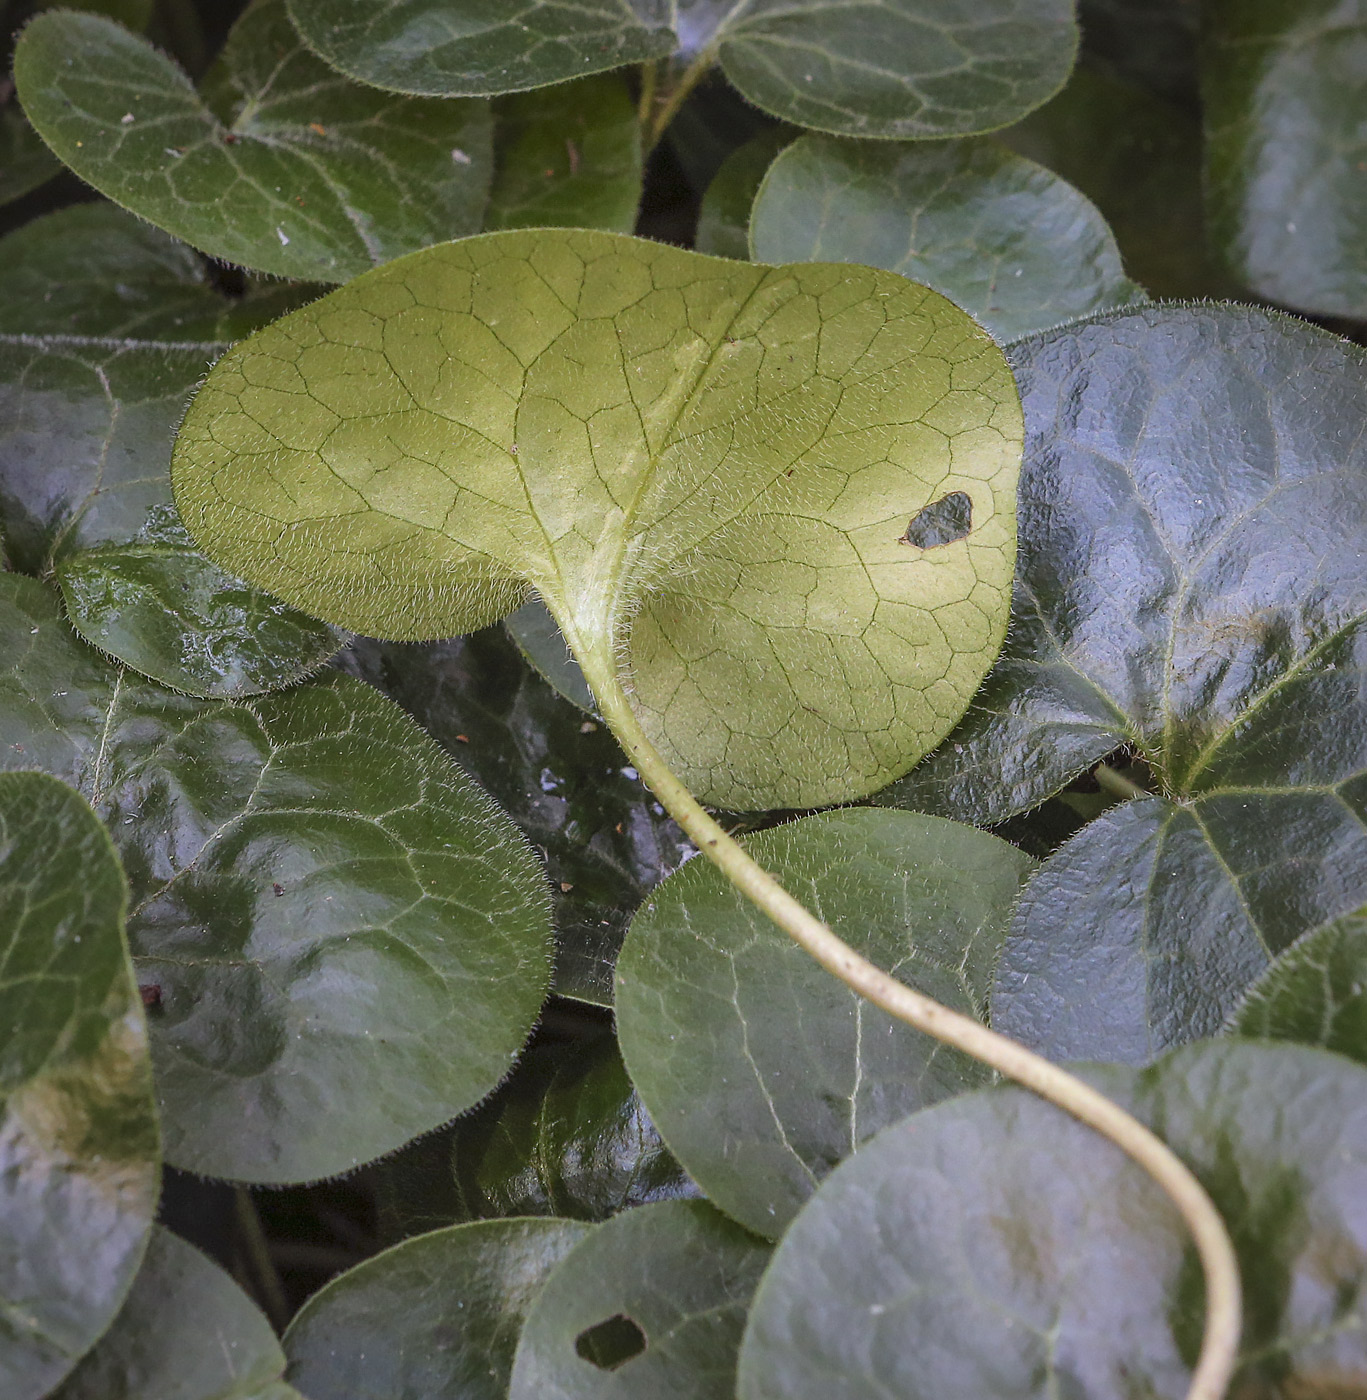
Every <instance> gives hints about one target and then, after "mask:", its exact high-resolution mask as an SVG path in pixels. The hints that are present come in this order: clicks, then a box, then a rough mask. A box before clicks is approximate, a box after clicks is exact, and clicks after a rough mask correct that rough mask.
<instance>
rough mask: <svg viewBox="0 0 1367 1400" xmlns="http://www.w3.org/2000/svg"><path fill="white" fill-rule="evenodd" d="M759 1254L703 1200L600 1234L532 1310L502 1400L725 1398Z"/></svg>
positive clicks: (564, 1265)
mask: <svg viewBox="0 0 1367 1400" xmlns="http://www.w3.org/2000/svg"><path fill="white" fill-rule="evenodd" d="M768 1258H769V1247H768V1245H766V1244H764V1243H763V1242H762V1241H760V1240H757V1239H755V1238H754V1236H753V1235H749V1234H747V1233H746V1232H745V1231H744V1230H742V1229H741V1228H740V1226H739V1225H735V1224H733V1223H732V1222H731V1221H729V1220H728V1219H727V1218H726V1217H725V1216H724V1215H722V1214H721V1213H720V1212H719V1211H717V1210H714V1209H713V1208H712V1207H711V1206H710V1205H708V1204H707V1202H706V1201H663V1202H661V1203H659V1204H657V1205H651V1206H641V1207H640V1208H639V1209H637V1210H629V1211H627V1212H626V1213H625V1214H624V1215H619V1216H617V1217H616V1218H615V1219H613V1220H609V1221H608V1222H607V1223H606V1224H603V1225H600V1226H598V1227H597V1229H595V1230H594V1231H593V1232H592V1233H591V1234H590V1235H588V1237H587V1238H586V1239H584V1240H582V1241H581V1242H580V1243H579V1244H577V1245H576V1246H575V1247H574V1248H573V1249H572V1250H570V1252H569V1253H568V1254H567V1255H566V1256H565V1258H564V1260H563V1261H562V1262H561V1264H560V1265H559V1267H558V1268H557V1269H556V1270H555V1272H554V1273H553V1274H551V1276H550V1278H549V1279H548V1280H547V1281H546V1285H545V1287H544V1288H543V1289H542V1290H541V1294H540V1296H539V1297H538V1298H537V1299H536V1301H535V1303H534V1304H533V1305H532V1310H531V1313H530V1315H529V1316H528V1318H527V1323H526V1326H525V1327H524V1328H523V1330H522V1338H521V1340H520V1341H519V1342H518V1346H517V1356H516V1359H515V1361H514V1363H513V1376H512V1384H511V1385H510V1387H509V1390H508V1400H638V1397H641V1396H647V1395H648V1396H650V1397H651V1400H731V1397H732V1396H733V1395H734V1394H735V1365H736V1350H737V1347H738V1346H739V1344H740V1337H741V1329H742V1328H743V1327H744V1325H745V1312H746V1308H747V1307H748V1306H749V1303H750V1296H751V1294H752V1293H753V1292H754V1289H755V1285H756V1283H758V1281H759V1276H760V1274H761V1272H762V1271H763V1269H764V1266H765V1263H766V1262H767V1261H768Z"/></svg>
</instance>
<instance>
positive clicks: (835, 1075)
mask: <svg viewBox="0 0 1367 1400" xmlns="http://www.w3.org/2000/svg"><path fill="white" fill-rule="evenodd" d="M746 848H747V849H748V850H749V852H750V853H751V855H753V856H754V857H755V859H756V860H757V861H759V863H760V864H761V865H762V866H763V867H764V868H765V869H766V870H770V871H772V872H773V873H774V874H775V875H776V876H777V877H778V879H779V881H780V883H781V884H782V885H783V887H784V888H785V889H787V890H789V891H790V892H791V893H793V894H794V895H795V896H796V897H797V898H798V899H801V900H802V901H803V902H804V903H805V904H806V905H807V906H808V907H809V908H811V909H813V910H816V911H818V912H819V914H820V916H821V917H822V918H823V919H825V920H826V921H827V922H828V923H829V924H831V925H832V926H833V927H835V928H839V929H841V930H843V931H844V936H845V937H846V938H847V940H849V941H850V942H851V946H853V947H855V948H856V949H857V951H859V952H861V953H863V954H864V956H865V957H868V958H870V959H871V960H872V961H874V962H876V963H877V964H878V965H879V966H880V967H882V968H885V969H886V970H887V971H889V972H891V973H892V974H893V975H894V976H897V977H900V978H901V979H902V980H903V981H906V982H909V983H911V984H912V985H913V986H915V987H916V988H917V989H918V990H920V991H923V992H925V993H926V994H927V995H929V996H933V997H935V998H936V999H937V1000H938V1001H940V1002H943V1003H944V1004H946V1005H948V1006H952V1007H953V1008H954V1009H955V1010H956V1011H962V1012H966V1013H967V1014H969V1015H974V1016H982V1015H983V1014H984V1011H985V1007H986V1000H987V992H988V989H989V987H990V985H991V980H992V967H993V964H994V962H995V960H996V957H997V954H998V952H999V951H1000V948H1001V940H1002V938H1003V937H1004V935H1005V933H1006V926H1007V922H1008V920H1009V918H1010V913H1011V906H1012V903H1013V901H1014V900H1015V898H1016V895H1017V893H1018V891H1019V889H1020V885H1021V882H1022V881H1023V880H1024V878H1025V876H1026V874H1027V873H1028V872H1029V869H1030V867H1031V865H1032V864H1033V862H1031V860H1030V859H1029V857H1028V856H1025V855H1023V854H1022V853H1021V852H1020V851H1018V850H1016V849H1015V847H1013V846H1009V845H1007V844H1006V842H1004V841H999V840H998V839H997V838H996V837H994V836H988V835H987V834H986V833H984V832H980V831H975V830H974V829H973V828H972V827H967V826H960V825H958V824H957V823H954V822H946V821H942V820H940V819H938V818H934V817H921V816H917V815H914V814H912V813H910V812H896V813H894V812H880V811H877V810H869V809H863V810H853V811H845V812H834V813H828V814H825V815H821V816H814V817H806V818H803V819H802V820H800V821H797V822H793V823H791V824H789V825H787V826H781V827H777V828H775V829H774V830H771V831H763V832H759V833H757V834H755V835H753V836H750V837H748V838H747V840H746ZM617 1025H618V1033H619V1035H620V1037H621V1041H622V1053H623V1055H624V1056H625V1059H626V1063H627V1068H628V1069H629V1071H630V1073H631V1077H632V1080H633V1081H634V1083H635V1084H636V1087H637V1089H638V1090H639V1091H640V1093H641V1096H642V1098H643V1099H644V1100H645V1103H646V1105H647V1107H648V1108H649V1111H650V1113H651V1116H652V1117H653V1118H654V1120H655V1122H656V1123H657V1124H658V1125H659V1128H660V1131H661V1133H662V1134H663V1135H664V1138H665V1141H666V1142H667V1143H668V1144H669V1146H670V1147H671V1148H672V1149H673V1151H674V1152H675V1153H676V1154H677V1155H678V1156H679V1158H680V1160H681V1161H682V1162H683V1163H684V1165H685V1166H686V1167H687V1168H688V1170H689V1171H690V1173H691V1174H692V1175H693V1176H694V1178H696V1180H697V1181H698V1183H699V1185H701V1186H702V1188H703V1190H704V1191H706V1192H707V1195H708V1198H709V1199H710V1200H712V1201H713V1202H715V1204H717V1205H718V1206H720V1207H721V1208H722V1209H723V1210H725V1211H726V1212H727V1213H728V1214H730V1215H732V1216H734V1217H735V1218H736V1219H737V1220H739V1221H740V1222H741V1223H742V1224H744V1225H746V1226H747V1227H748V1228H749V1229H751V1230H754V1231H755V1232H756V1233H758V1234H761V1235H766V1236H770V1237H775V1236H777V1235H779V1234H781V1233H782V1231H783V1229H784V1227H785V1226H786V1225H787V1224H788V1222H789V1221H790V1220H791V1219H792V1217H793V1216H794V1215H795V1214H796V1213H797V1211H798V1209H799V1207H800V1206H801V1205H802V1203H803V1202H804V1201H805V1200H806V1199H807V1198H808V1197H809V1196H810V1195H811V1193H812V1192H813V1191H814V1190H815V1189H816V1188H817V1186H818V1184H819V1183H820V1181H821V1180H822V1179H823V1178H824V1177H825V1176H826V1175H827V1173H828V1172H829V1171H830V1170H831V1168H832V1167H834V1166H835V1164H836V1163H837V1162H839V1161H840V1160H841V1159H842V1158H843V1157H846V1156H848V1155H849V1154H850V1153H851V1152H853V1151H854V1150H855V1149H856V1148H857V1147H858V1146H859V1144H860V1143H861V1142H863V1141H864V1139H865V1138H867V1137H869V1136H871V1135H872V1134H873V1133H876V1132H877V1131H878V1130H879V1129H880V1128H883V1127H885V1126H886V1125H887V1124H888V1123H890V1122H893V1121H895V1120H896V1119H898V1118H901V1117H902V1116H904V1115H905V1114H907V1113H909V1112H911V1111H912V1110H913V1109H917V1108H921V1107H923V1106H924V1105H926V1104H929V1103H934V1102H935V1101H936V1100H938V1099H942V1098H945V1097H947V1096H949V1095H952V1094H956V1093H961V1092H963V1091H964V1090H966V1089H971V1088H976V1087H977V1086H978V1085H980V1084H983V1083H986V1082H987V1080H988V1078H989V1075H988V1072H987V1071H986V1070H985V1069H983V1068H982V1066H980V1065H979V1064H977V1063H976V1062H975V1061H972V1060H969V1059H967V1058H966V1057H965V1056H963V1055H960V1054H958V1053H957V1052H954V1051H951V1050H948V1049H946V1048H945V1047H944V1046H943V1045H941V1044H939V1042H937V1041H933V1040H931V1039H929V1038H928V1037H926V1036H924V1035H922V1034H921V1033H920V1032H919V1031H914V1030H912V1029H911V1028H910V1027H908V1026H905V1025H903V1024H902V1023H901V1022H898V1021H895V1020H894V1019H893V1018H891V1017H889V1016H887V1015H885V1014H884V1013H883V1012H881V1011H879V1010H877V1009H876V1008H873V1007H871V1006H869V1005H868V1003H866V1002H864V1001H862V1000H861V999H860V998H859V997H858V996H856V995H855V994H854V993H853V992H851V991H849V990H848V989H847V988H845V987H844V986H842V985H841V984H840V983H838V982H836V981H835V980H834V979H833V978H832V977H831V976H830V974H829V973H828V972H826V971H825V970H824V969H822V968H821V967H819V966H818V965H817V964H816V963H815V962H813V961H812V959H811V958H810V957H809V956H808V955H807V954H806V953H805V952H803V951H802V949H800V948H799V947H798V946H797V945H796V944H795V943H794V942H793V941H792V939H791V938H789V937H788V936H787V935H786V934H785V933H783V932H782V931H781V930H779V929H778V928H776V927H775V926H774V925H772V924H771V923H769V922H768V920H767V919H766V918H765V917H764V915H763V914H761V913H759V912H758V911H757V910H756V909H755V908H754V906H753V905H751V904H750V903H749V901H748V900H746V899H745V898H744V897H743V896H742V895H741V894H739V893H738V892H737V891H736V890H735V889H734V888H732V886H731V885H729V884H728V883H727V882H726V881H725V879H724V878H723V876H722V875H721V874H720V872H719V871H717V870H716V869H715V868H714V867H713V866H711V865H709V864H706V863H705V862H703V861H694V862H691V863H690V864H689V865H687V866H686V867H685V868H684V869H683V870H680V871H679V872H678V873H677V874H675V875H672V876H670V878H669V879H668V880H666V881H665V883H664V884H663V885H662V886H661V887H660V889H659V890H658V891H657V892H656V893H655V894H654V895H652V896H651V897H650V899H649V900H648V901H647V903H646V905H645V906H644V908H643V909H642V910H641V912H640V913H639V914H637V916H636V918H635V919H634V920H633V921H632V926H631V932H630V934H629V935H628V938H627V942H626V945H625V947H624V948H623V950H622V956H621V958H620V959H619V960H618V964H617Z"/></svg>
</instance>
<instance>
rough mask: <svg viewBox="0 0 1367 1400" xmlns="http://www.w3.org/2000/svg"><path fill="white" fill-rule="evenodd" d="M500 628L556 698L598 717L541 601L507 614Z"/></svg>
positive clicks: (580, 673) (590, 693) (581, 676)
mask: <svg viewBox="0 0 1367 1400" xmlns="http://www.w3.org/2000/svg"><path fill="white" fill-rule="evenodd" d="M503 625H504V626H505V627H506V628H507V629H508V635H509V636H510V637H511V638H512V639H513V641H515V642H516V643H517V649H518V650H519V651H520V652H521V653H522V655H523V657H524V659H525V660H526V661H527V664H528V665H530V666H532V667H534V668H535V670H536V671H537V673H538V674H539V675H540V676H541V678H542V680H544V681H545V682H546V683H547V685H549V686H550V687H551V689H552V690H554V691H555V692H556V694H557V695H563V696H564V697H565V699H566V700H568V701H569V702H570V703H571V704H572V705H577V706H578V707H579V708H580V709H581V710H583V711H584V712H585V713H586V714H590V715H595V716H596V715H597V702H596V701H595V700H594V698H593V691H591V690H590V689H589V683H588V681H586V680H585V679H584V673H583V671H581V670H580V669H579V663H578V662H577V661H576V660H575V659H574V655H573V653H572V652H571V651H570V649H569V646H568V645H567V644H566V642H565V637H564V634H563V633H562V632H561V630H560V629H559V628H558V627H557V626H556V625H555V619H554V618H553V617H552V616H551V615H550V613H549V612H548V611H547V610H546V605H545V603H543V602H542V601H541V599H540V598H531V599H529V600H528V601H527V602H525V603H523V605H522V606H521V607H520V608H518V610H517V611H516V612H515V613H509V614H508V616H507V617H505V618H504V619H503Z"/></svg>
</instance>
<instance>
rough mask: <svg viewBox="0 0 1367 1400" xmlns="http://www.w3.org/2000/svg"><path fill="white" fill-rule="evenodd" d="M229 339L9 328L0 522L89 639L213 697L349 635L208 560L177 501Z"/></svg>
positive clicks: (0, 364) (1, 371) (255, 685)
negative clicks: (212, 376)
mask: <svg viewBox="0 0 1367 1400" xmlns="http://www.w3.org/2000/svg"><path fill="white" fill-rule="evenodd" d="M167 242H168V243H169V240H167ZM173 246H174V245H173ZM223 348H225V347H224V346H223V345H222V344H221V343H218V342H192V341H190V342H182V341H175V342H169V343H157V342H155V341H145V340H124V339H117V338H106V337H91V336H79V335H78V336H67V335H47V336H15V335H10V336H4V335H0V411H2V412H3V414H4V420H3V427H0V525H3V529H4V533H5V538H6V541H7V545H8V547H9V550H10V552H11V557H12V559H13V561H14V563H15V564H16V565H17V566H18V567H19V568H21V569H27V570H29V571H31V572H35V573H36V572H39V571H46V570H50V569H54V568H55V570H56V573H57V577H58V580H59V582H60V584H61V586H62V591H63V594H64V597H65V601H66V605H67V609H68V615H69V617H70V619H71V622H72V623H73V625H74V626H75V627H76V628H77V630H78V631H79V632H80V633H81V634H82V636H84V637H85V638H86V639H87V640H88V641H90V642H92V643H94V645H96V646H98V647H100V648H101V649H102V650H104V651H107V652H109V653H111V654H112V655H114V656H117V657H118V658H119V659H120V660H122V661H124V662H126V663H127V664H129V665H131V666H133V667H134V668H135V669H137V670H139V671H141V672H142V673H143V674H145V675H149V676H152V677H153V678H154V679H157V680H160V681H163V682H164V683H165V684H167V685H170V686H173V687H175V688H176V689H178V690H182V691H185V692H187V693H189V694H195V695H206V696H219V695H223V696H226V695H244V694H254V693H257V692H260V691H264V690H270V689H273V688H275V687H277V686H281V685H286V684H289V683H290V682H292V681H294V680H297V679H299V677H300V676H302V675H305V674H307V673H308V672H309V671H311V670H315V669H316V668H317V667H318V666H320V665H321V664H322V663H323V662H324V661H325V660H326V659H327V657H328V656H330V655H331V654H332V653H333V652H335V651H336V650H337V647H338V644H339V642H338V638H337V636H336V634H335V633H334V632H333V631H332V629H331V628H329V627H327V626H325V625H324V624H322V623H320V622H317V621H315V620H314V619H313V618H311V617H309V616H307V615H306V614H305V613H302V612H300V611H298V610H297V609H295V608H291V607H288V606H286V605H285V604H284V603H281V602H280V601H279V600H278V599H275V598H272V597H270V596H269V595H268V594H265V593H262V592H261V591H260V590H258V589H254V588H250V587H248V586H247V585H246V584H244V583H242V582H241V581H240V580H237V579H234V578H232V577H231V576H230V575H228V574H226V573H224V572H223V571H222V570H221V569H219V568H218V567H217V566H216V565H213V564H211V563H210V562H209V561H208V560H207V559H206V558H205V557H204V555H203V554H201V553H200V552H199V551H198V550H197V549H196V548H195V547H194V544H193V541H191V540H190V538H189V537H188V536H187V535H186V534H185V531H184V528H183V527H182V526H181V525H180V523H179V520H178V518H177V517H176V514H175V509H174V507H173V506H172V505H171V504H170V495H171V483H170V477H169V473H168V471H167V464H168V459H169V457H170V448H171V439H172V434H173V432H174V427H175V424H176V422H177V420H178V419H179V417H180V415H181V413H182V411H183V407H184V402H185V397H186V395H187V394H188V393H189V392H190V391H191V388H192V386H193V384H194V382H195V380H196V379H197V378H198V377H199V376H200V375H201V374H202V373H203V370H204V367H205V365H206V364H207V363H208V361H209V360H210V359H211V358H212V357H213V356H214V355H215V354H216V353H218V352H219V351H220V350H221V349H223Z"/></svg>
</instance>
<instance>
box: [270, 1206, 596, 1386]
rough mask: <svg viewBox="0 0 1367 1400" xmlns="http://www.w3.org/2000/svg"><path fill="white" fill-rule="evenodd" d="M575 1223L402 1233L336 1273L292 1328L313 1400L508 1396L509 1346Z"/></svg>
mask: <svg viewBox="0 0 1367 1400" xmlns="http://www.w3.org/2000/svg"><path fill="white" fill-rule="evenodd" d="M589 1228H590V1227H589V1226H586V1225H581V1224H579V1223H578V1222H576V1221H573V1220H488V1221H481V1222H479V1223H477V1224H473V1225H457V1226H455V1227H453V1228H451V1229H449V1230H436V1231H433V1232H432V1233H431V1234H427V1235H419V1236H418V1237H417V1238H416V1239H411V1240H405V1241H404V1242H403V1243H402V1244H400V1245H396V1246H395V1247H394V1248H393V1249H389V1250H386V1251H385V1252H384V1253H383V1254H380V1255H377V1256H376V1257H375V1258H373V1259H367V1260H366V1262H365V1263H364V1264H361V1265H358V1266H357V1267H356V1268H354V1269H351V1270H349V1271H348V1272H347V1273H345V1274H343V1275H342V1276H341V1277H340V1278H336V1279H333V1281H332V1282H331V1283H330V1284H328V1286H327V1287H326V1288H324V1289H323V1290H322V1291H321V1292H319V1293H316V1294H314V1296H313V1297H312V1298H310V1299H309V1301H308V1303H307V1304H306V1305H305V1307H304V1309H303V1311H301V1312H300V1313H299V1315H298V1316H297V1317H296V1318H295V1319H294V1321H293V1322H292V1323H291V1324H290V1328H289V1331H288V1332H287V1333H286V1334H285V1350H286V1352H287V1353H288V1355H289V1362H290V1365H289V1377H290V1380H291V1381H293V1382H294V1384H295V1385H297V1386H298V1387H299V1388H300V1390H302V1391H303V1392H304V1393H305V1394H306V1395H307V1396H308V1397H309V1400H507V1395H508V1376H509V1373H510V1372H511V1370H512V1364H513V1351H514V1348H515V1347H516V1346H517V1338H518V1334H519V1333H520V1332H521V1330H522V1324H523V1322H524V1320H525V1319H526V1316H527V1313H528V1310H529V1309H530V1308H531V1306H532V1303H533V1301H534V1300H535V1298H536V1296H537V1294H538V1293H539V1292H540V1290H541V1287H542V1285H543V1284H544V1283H545V1281H546V1278H547V1277H548V1276H549V1275H550V1273H551V1271H552V1270H553V1269H554V1268H555V1267H556V1265H557V1264H559V1263H560V1262H561V1260H562V1259H564V1257H565V1255H566V1254H568V1253H569V1251H570V1250H571V1249H572V1248H573V1246H574V1245H575V1244H577V1243H578V1242H579V1241H580V1240H582V1239H583V1238H584V1236H585V1235H586V1234H587V1233H588V1230H589Z"/></svg>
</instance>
